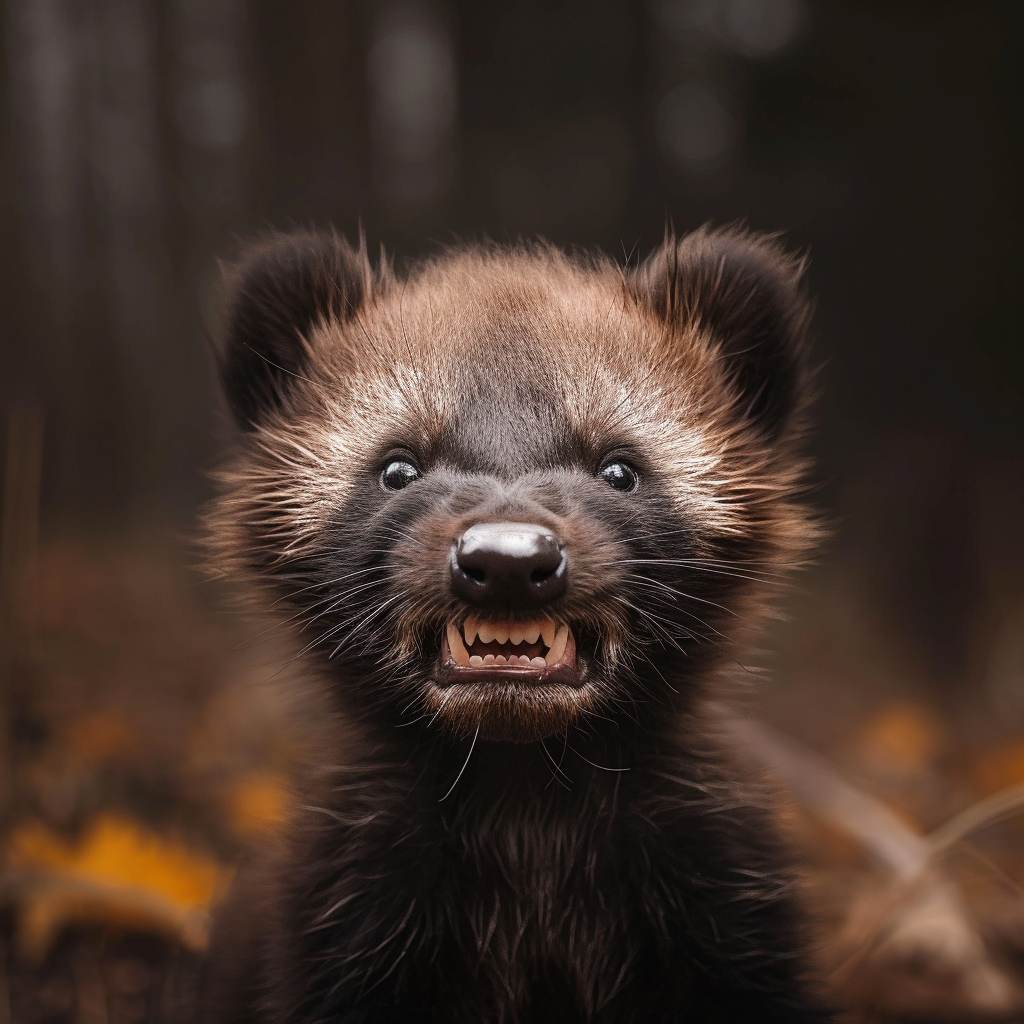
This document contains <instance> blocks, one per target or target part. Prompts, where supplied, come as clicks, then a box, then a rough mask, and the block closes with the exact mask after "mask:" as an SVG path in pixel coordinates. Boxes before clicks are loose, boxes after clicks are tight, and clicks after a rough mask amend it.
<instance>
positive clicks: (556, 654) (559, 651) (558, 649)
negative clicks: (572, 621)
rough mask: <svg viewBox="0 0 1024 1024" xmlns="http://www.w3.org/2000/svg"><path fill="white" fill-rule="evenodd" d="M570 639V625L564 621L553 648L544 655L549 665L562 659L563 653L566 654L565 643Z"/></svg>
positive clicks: (552, 645) (556, 635)
mask: <svg viewBox="0 0 1024 1024" xmlns="http://www.w3.org/2000/svg"><path fill="white" fill-rule="evenodd" d="M568 641H569V627H568V626H567V625H566V624H565V623H564V622H563V623H562V624H561V625H560V626H559V627H558V630H557V632H556V633H555V640H554V643H552V644H551V645H550V646H551V650H549V651H548V653H547V654H545V655H544V660H545V661H546V662H547V663H548V664H549V665H554V664H556V663H557V662H559V661H561V660H562V655H563V654H565V645H566V644H567V643H568Z"/></svg>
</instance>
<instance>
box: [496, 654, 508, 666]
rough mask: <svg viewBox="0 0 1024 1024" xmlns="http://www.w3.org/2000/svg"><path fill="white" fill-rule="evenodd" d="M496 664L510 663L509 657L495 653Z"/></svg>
mask: <svg viewBox="0 0 1024 1024" xmlns="http://www.w3.org/2000/svg"><path fill="white" fill-rule="evenodd" d="M494 664H495V665H507V664H508V658H506V657H505V655H504V654H498V655H495V658H494Z"/></svg>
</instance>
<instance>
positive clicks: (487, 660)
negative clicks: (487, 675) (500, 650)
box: [484, 654, 494, 665]
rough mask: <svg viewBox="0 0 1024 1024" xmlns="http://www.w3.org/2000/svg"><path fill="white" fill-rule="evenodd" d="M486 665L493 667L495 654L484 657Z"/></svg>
mask: <svg viewBox="0 0 1024 1024" xmlns="http://www.w3.org/2000/svg"><path fill="white" fill-rule="evenodd" d="M484 664H485V665H493V664H494V655H493V654H485V655H484Z"/></svg>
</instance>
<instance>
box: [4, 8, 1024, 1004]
mask: <svg viewBox="0 0 1024 1024" xmlns="http://www.w3.org/2000/svg"><path fill="white" fill-rule="evenodd" d="M0 36H2V39H0V68H2V74H0V90H2V92H3V96H4V100H5V102H4V103H3V113H2V120H0V137H2V141H3V145H2V150H0V229H2V232H3V240H4V243H5V244H4V249H3V252H2V253H0V330H2V334H0V402H2V408H3V411H4V416H3V420H2V423H0V431H2V432H3V436H4V446H3V448H2V449H0V452H5V453H6V454H5V456H4V476H3V482H2V487H3V491H2V497H3V505H2V526H3V535H2V536H3V540H2V548H0V597H2V607H0V829H2V845H0V855H2V862H0V871H2V872H3V874H2V875H0V899H2V901H3V902H2V907H0V914H2V915H3V916H2V917H0V925H2V927H0V1024H8V1022H9V1021H13V1022H17V1024H21V1022H28V1021H33V1022H35V1021H72V1020H73V1021H76V1022H81V1024H94V1022H95V1024H101V1022H112V1024H116V1022H125V1024H128V1022H131V1021H141V1020H152V1021H173V1020H182V1019H185V1015H186V1014H187V1007H188V1005H189V1001H190V999H191V998H192V992H193V987H194V978H195V972H196V967H197V963H198V960H199V957H200V956H201V950H202V947H203V943H204V939H205V935H206V929H207V926H208V917H207V912H208V910H209V907H210V905H211V903H212V902H215V900H216V898H217V897H218V895H219V894H220V893H221V892H222V891H223V889H224V887H225V886H226V885H227V884H228V879H229V877H230V870H231V865H232V863H233V862H234V859H235V858H236V857H237V856H238V855H239V853H240V852H241V851H243V850H244V849H245V848H246V846H247V844H250V843H253V842H258V843H264V842H266V841H267V839H268V836H271V835H272V834H273V830H274V828H275V825H276V824H278V823H280V822H281V821H282V820H283V819H284V818H285V817H286V815H287V798H286V796H285V793H286V791H287V778H288V775H289V773H290V772H291V771H293V770H294V768H295V766H296V765H297V764H299V763H300V762H301V761H302V758H303V757H304V756H306V755H305V752H306V751H308V743H305V744H304V742H303V741H302V737H301V733H302V729H301V728H298V727H296V725H295V724H294V720H295V716H294V715H291V714H289V713H286V710H285V709H284V708H283V707H282V704H281V698H280V697H279V696H277V692H278V691H277V690H274V689H273V688H271V687H268V686H264V685H261V684H262V683H263V682H264V681H265V680H266V679H267V678H268V677H269V676H270V675H272V674H273V672H274V668H273V667H271V666H273V665H274V664H275V659H274V656H273V652H272V651H268V649H267V647H266V646H263V647H262V648H254V647H253V646H252V645H250V644H246V643H244V642H243V641H245V640H246V639H247V638H250V637H251V636H252V635H253V634H254V633H255V632H256V627H253V626H252V625H251V624H246V623H243V622H240V621H238V620H237V619H235V618H234V617H232V616H231V615H230V614H228V613H227V612H225V611H224V610H223V609H224V605H223V601H222V600H221V597H222V595H219V594H217V593H214V592H213V591H212V588H210V587H209V586H208V585H200V584H199V583H197V578H198V577H197V576H196V575H195V574H193V572H192V570H191V569H190V567H191V566H193V565H195V564H196V562H197V560H198V555H197V553H196V551H195V548H194V546H193V545H192V543H191V539H190V538H191V537H192V536H194V534H195V532H196V519H197V514H198V511H199V510H200V509H201V507H202V504H203V502H204V501H205V500H206V499H207V497H208V496H209V493H210V484H209V481H208V477H207V474H208V471H209V470H210V469H211V467H212V466H214V465H215V463H216V460H217V455H218V452H220V451H221V450H222V447H223V445H224V444H225V442H226V440H227V439H228V437H229V431H228V430H227V426H226V417H225V416H224V415H223V412H222V410H221V406H220V401H219V398H218V396H217V394H216V388H215V380H214V373H213V360H212V358H211V353H210V347H209V344H210V339H211V338H213V339H215V338H216V334H217V329H218V308H219V307H218V298H219V291H218V284H219V269H218V263H217V261H218V259H223V258H228V259H230V258H231V256H232V254H233V253H235V252H236V251H237V249H238V246H239V244H240V241H241V240H243V239H244V238H245V237H247V236H249V235H251V234H252V233H253V232H259V231H262V230H265V229H267V228H270V227H279V228H280V227H288V226H292V225H311V224H326V223H330V224H334V225H335V226H337V227H338V228H339V229H340V230H342V231H344V232H347V233H349V234H353V233H355V232H356V231H357V230H358V229H359V226H360V225H362V226H363V227H364V228H365V230H366V233H367V236H368V238H369V241H370V244H371V246H372V247H373V246H376V245H378V244H380V243H383V244H384V245H385V246H386V247H387V248H388V250H389V251H390V252H392V253H393V254H394V255H395V257H396V259H397V260H398V261H399V262H400V263H401V262H402V261H403V260H405V259H408V258H412V257H415V256H416V255H418V254H421V253H424V252H429V251H431V250H432V249H434V248H436V246H437V245H439V244H443V243H445V242H448V241H450V240H452V239H453V238H474V237H479V236H482V235H487V236H490V237H493V238H498V239H504V238H515V237H519V236H523V235H526V236H530V235H536V234H541V235H544V236H546V237H547V238H549V239H551V240H553V241H555V242H558V243H561V244H566V245H569V244H573V245H576V244H582V245H586V246H591V245H596V246H600V247H602V248H604V249H605V250H606V251H608V252H610V253H612V254H613V255H615V256H617V257H619V258H621V259H622V260H623V261H625V260H627V259H629V260H636V259H638V258H642V257H643V256H644V255H646V253H647V252H648V251H649V250H650V249H651V248H652V247H653V246H654V245H655V244H656V243H657V242H658V240H659V239H660V237H661V234H662V230H663V227H664V224H665V221H666V219H667V218H671V220H672V221H673V222H674V223H675V224H676V226H677V227H678V228H680V229H688V228H691V227H693V226H696V225H699V224H701V223H703V222H705V221H708V220H711V221H713V222H715V223H724V222H729V221H733V220H737V219H742V220H745V221H747V222H748V223H749V224H750V225H751V226H752V227H754V228H757V229H763V230H776V229H782V230H784V231H785V232H786V237H787V238H788V240H789V243H790V244H791V245H792V246H794V247H797V248H801V249H807V250H809V252H810V254H811V259H812V263H811V270H810V284H811V288H812V290H813V292H814V294H815V296H816V298H817V314H816V320H815V351H816V354H817V356H818V357H819V359H820V360H821V363H822V371H821V378H820V380H821V392H822V398H821V401H820V402H819V405H818V424H819V426H818V429H817V431H816V433H815V435H814V438H813V442H812V445H813V450H814V455H815V458H816V460H817V468H816V477H815V480H816V489H815V500H816V501H817V503H818V505H819V507H820V508H821V509H822V510H823V512H824V513H825V515H826V517H827V519H828V521H829V522H830V523H831V525H832V536H831V539H830V540H829V542H828V544H827V545H826V547H825V550H824V552H823V555H822V557H821V559H820V561H819V563H818V565H817V566H816V567H815V568H814V569H813V570H811V571H809V572H808V573H805V574H804V576H803V578H802V579H801V580H800V585H799V588H798V590H797V592H796V593H795V594H794V595H792V596H791V598H790V602H789V616H788V620H787V621H786V622H784V623H780V624H779V627H778V630H777V637H776V638H775V647H776V648H777V650H778V652H779V653H778V656H777V657H776V658H775V659H774V669H775V675H774V681H773V682H771V683H761V684H758V687H757V692H756V693H755V695H754V710H755V713H756V714H757V715H758V716H759V717H760V718H762V719H764V720H766V721H768V722H771V723H772V725H773V727H774V728H777V729H778V730H780V731H779V732H778V733H776V732H772V731H770V730H769V728H768V727H764V728H762V727H761V726H752V727H751V728H752V729H753V731H752V732H747V733H745V734H744V735H743V742H744V744H745V745H746V746H748V747H749V748H750V749H751V750H752V751H754V752H755V754H756V756H757V757H758V758H759V759H760V760H761V761H762V762H766V763H768V764H771V765H774V766H775V768H776V770H777V771H778V774H779V777H780V779H781V780H782V781H783V782H784V783H786V784H787V785H788V786H789V787H790V791H791V793H792V797H793V802H792V805H791V806H789V807H788V809H787V819H788V820H789V822H790V824H791V825H792V827H793V828H794V830H795V836H796V840H797V842H798V844H799V846H800V849H801V850H802V851H803V853H802V856H803V859H804V865H805V881H806V884H807V885H808V887H809V889H810V891H811V893H812V897H813V902H814V903H815V906H817V907H818V908H819V909H820V911H821V914H820V916H821V920H820V922H819V927H820V937H821V945H822V948H823V954H822V955H823V961H824V963H825V964H826V968H827V976H828V978H829V984H830V986H831V989H830V991H831V992H832V994H833V997H834V998H836V999H839V1000H840V1001H842V1002H844V1003H845V1004H846V1005H848V1006H849V1007H850V1008H851V1014H852V1019H857V1020H861V1019H864V1020H867V1019H872V1020H874V1019H878V1020H887V1021H888V1020H897V1019H900V1020H902V1019H907V1020H932V1019H935V1020H940V1019H941V1020H954V1021H955V1020H962V1021H968V1020H997V1019H998V1020H1011V1019H1013V1020H1024V970H1022V964H1024V895H1022V894H1024V888H1022V886H1024V827H1022V826H1021V824H1020V822H1019V820H1018V818H1017V817H1016V815H1017V812H1018V810H1019V808H1020V806H1021V803H1022V802H1024V796H1022V793H1024V791H1022V788H1021V787H1022V785H1024V529H1022V526H1024V401H1022V398H1024V359H1022V354H1021V353H1022V348H1024V346H1022V342H1021V327H1020V323H1019V320H1018V318H1019V309H1020V295H1021V281H1022V273H1021V272H1022V259H1021V252H1022V247H1021V244H1020V232H1021V228H1022V223H1021V221H1022V218H1021V191H1022V187H1021V183H1022V180H1024V174H1022V171H1024V167H1022V161H1021V159H1020V158H1021V138H1022V136H1021V128H1022V117H1021V113H1022V110H1021V104H1022V97H1024V81H1022V80H1021V79H1022V77H1024V76H1022V69H1024V60H1022V59H1021V54H1022V52H1024V7H1022V5H1020V4H1019V3H1016V2H1013V0H1004V2H997V0H989V2H974V0H959V2H954V0H828V2H825V0H647V2H643V0H586V2H584V0H523V2H520V3H515V4H511V3H509V4H501V3H496V2H495V3H492V2H484V0H336V2H333V3H329V2H324V0H291V2H289V3H287V4H283V3H270V2H267V0H250V2H247V3H244V2H243V0H5V2H4V7H3V17H2V20H0ZM800 744H806V745H807V746H806V747H804V746H801V745H800ZM812 751H813V752H812ZM823 757H824V758H825V759H824V760H823V759H822V758H823ZM787 765H788V766H789V767H788V768H787ZM793 765H797V769H796V770H794V769H793Z"/></svg>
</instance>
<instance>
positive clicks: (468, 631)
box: [462, 615, 478, 647]
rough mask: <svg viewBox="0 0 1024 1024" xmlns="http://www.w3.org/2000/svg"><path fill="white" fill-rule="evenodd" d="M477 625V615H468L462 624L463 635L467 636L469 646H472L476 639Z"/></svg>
mask: <svg viewBox="0 0 1024 1024" xmlns="http://www.w3.org/2000/svg"><path fill="white" fill-rule="evenodd" d="M477 625H478V624H477V621H476V616H475V615H467V616H466V621H465V622H464V623H463V624H462V635H463V636H464V637H465V638H466V646H467V647H471V646H472V645H473V641H474V640H476V633H477Z"/></svg>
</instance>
